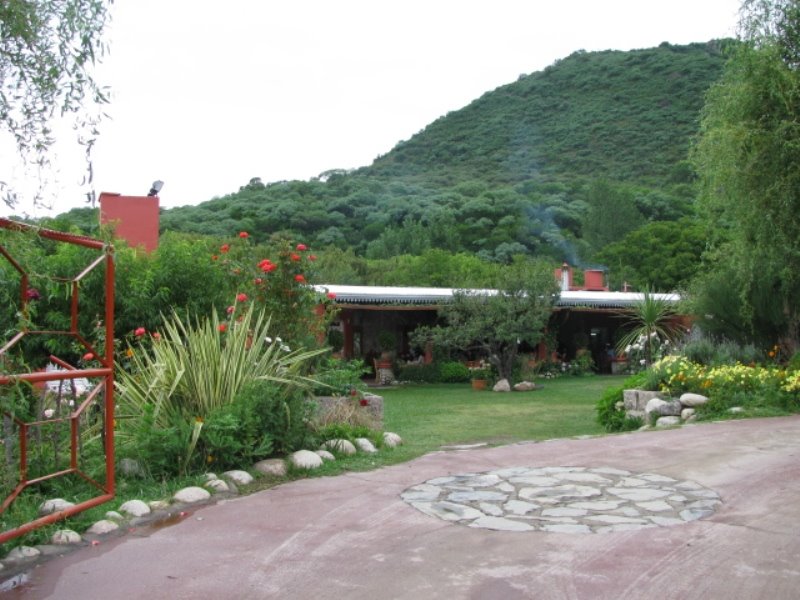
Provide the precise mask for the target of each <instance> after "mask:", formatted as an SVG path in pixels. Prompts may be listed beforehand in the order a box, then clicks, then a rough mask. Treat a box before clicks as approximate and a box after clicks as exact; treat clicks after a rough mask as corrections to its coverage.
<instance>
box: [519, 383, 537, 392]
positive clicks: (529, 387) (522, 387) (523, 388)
mask: <svg viewBox="0 0 800 600" xmlns="http://www.w3.org/2000/svg"><path fill="white" fill-rule="evenodd" d="M535 389H536V384H535V383H533V382H532V381H520V382H519V383H515V384H514V391H515V392H532V391H533V390H535Z"/></svg>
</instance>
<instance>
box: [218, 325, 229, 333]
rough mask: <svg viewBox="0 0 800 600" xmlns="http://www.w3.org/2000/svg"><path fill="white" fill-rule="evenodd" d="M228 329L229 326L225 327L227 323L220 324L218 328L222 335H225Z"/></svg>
mask: <svg viewBox="0 0 800 600" xmlns="http://www.w3.org/2000/svg"><path fill="white" fill-rule="evenodd" d="M227 328H228V326H227V325H225V323H220V324H219V327H217V329H219V332H220V333H225V330H226V329H227Z"/></svg>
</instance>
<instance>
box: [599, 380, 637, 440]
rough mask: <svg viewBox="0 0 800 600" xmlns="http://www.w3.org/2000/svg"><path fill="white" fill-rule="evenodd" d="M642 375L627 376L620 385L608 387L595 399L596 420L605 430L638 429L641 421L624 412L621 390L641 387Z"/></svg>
mask: <svg viewBox="0 0 800 600" xmlns="http://www.w3.org/2000/svg"><path fill="white" fill-rule="evenodd" d="M644 381H645V379H644V375H643V374H638V375H633V376H631V377H628V378H627V379H626V380H625V381H624V382H623V383H622V385H621V386H619V387H609V388H606V391H605V392H603V395H602V396H601V397H600V400H598V401H597V405H596V407H595V408H596V410H597V422H598V423H600V425H602V426H603V427H604V428H605V430H606V431H632V430H634V429H639V427H641V426H642V425H643V422H642V420H641V419H639V418H632V417H628V416H627V415H626V414H625V408H624V404H623V402H624V399H623V391H624V390H631V389H647V388H643V387H642V386H643V385H644Z"/></svg>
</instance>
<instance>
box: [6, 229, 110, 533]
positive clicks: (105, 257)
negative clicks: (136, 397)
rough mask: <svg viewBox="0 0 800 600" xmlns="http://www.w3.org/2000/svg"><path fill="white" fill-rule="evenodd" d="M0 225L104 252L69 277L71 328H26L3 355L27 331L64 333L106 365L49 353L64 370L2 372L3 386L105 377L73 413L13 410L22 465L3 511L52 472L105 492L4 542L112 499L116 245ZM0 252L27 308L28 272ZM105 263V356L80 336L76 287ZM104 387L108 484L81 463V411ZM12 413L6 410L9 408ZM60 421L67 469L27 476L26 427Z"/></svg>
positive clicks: (30, 525)
mask: <svg viewBox="0 0 800 600" xmlns="http://www.w3.org/2000/svg"><path fill="white" fill-rule="evenodd" d="M0 227H1V228H3V229H9V230H11V231H19V232H21V233H26V232H27V233H33V234H35V235H38V236H39V237H42V238H46V239H49V240H54V241H58V242H64V243H67V244H74V245H78V246H83V247H85V248H91V249H94V250H98V251H100V252H101V253H102V254H101V256H99V257H98V258H97V259H95V260H94V261H93V262H92V263H91V264H89V265H88V266H87V267H86V268H85V269H84V270H83V271H81V272H80V273H79V274H78V275H76V276H75V277H74V278H73V279H70V280H68V281H69V283H70V286H71V294H72V295H71V305H70V328H69V331H32V330H28V329H23V330H22V331H19V332H17V333H16V335H14V336H13V337H12V338H11V339H10V340H9V341H8V342H6V344H5V345H4V346H3V347H2V348H0V359H2V358H3V356H4V355H5V354H6V353H7V352H8V351H9V350H10V349H11V348H12V347H13V346H14V345H16V344H17V343H18V342H19V341H20V340H21V339H23V338H24V337H26V336H29V335H51V336H52V335H66V336H70V337H72V338H74V339H75V340H76V341H77V342H78V343H80V344H81V346H83V347H85V348H86V349H87V351H88V352H92V353H93V354H94V355H95V357H97V359H98V360H99V362H100V363H101V365H102V367H101V368H97V369H79V368H76V367H74V366H73V365H70V364H69V363H67V362H66V361H64V360H61V359H59V358H58V357H55V356H51V357H50V360H51V361H53V362H55V363H56V364H58V365H59V366H61V367H64V368H65V369H66V371H57V372H50V373H17V374H5V373H3V374H0V385H14V384H16V383H17V382H20V381H27V382H30V383H38V382H46V381H56V380H63V379H77V378H79V377H87V378H88V377H102V378H103V381H102V383H100V384H99V385H97V386H95V388H94V389H93V390H92V392H91V393H90V394H89V395H88V396H87V397H86V398H85V399H84V400H83V401H82V402H81V403H80V405H79V406H77V407H76V408H75V409H74V410H73V411H72V413H71V414H70V415H69V416H66V417H62V418H57V419H48V420H47V421H33V422H28V423H26V422H23V421H21V420H20V419H18V418H16V417H14V416H13V415H10V416H11V417H12V418H13V420H14V422H15V423H16V424H17V426H18V427H19V453H20V466H19V483H18V484H17V486H16V488H14V490H13V491H12V492H11V494H10V495H9V496H8V497H7V498H6V499H5V500H4V501H3V503H2V505H0V514H1V513H3V512H4V511H5V510H6V509H7V508H8V507H9V506H10V505H11V503H12V502H13V501H14V500H15V499H16V498H17V496H19V494H20V493H22V491H23V490H24V489H25V488H27V487H29V486H31V485H34V484H37V483H40V482H42V481H45V480H48V479H52V478H54V477H59V476H64V475H69V474H76V475H78V476H80V477H82V478H83V479H84V480H86V481H87V482H88V483H89V484H91V485H92V486H93V487H95V488H97V489H98V490H100V492H102V493H101V495H99V496H95V497H94V498H91V499H89V500H85V501H83V502H80V503H78V504H76V505H75V506H71V507H69V508H66V509H63V510H60V511H57V512H54V513H52V514H49V515H46V516H43V517H40V518H38V519H36V520H34V521H30V522H28V523H25V524H23V525H20V526H19V527H16V528H14V529H9V530H7V531H4V532H2V533H0V544H2V543H3V542H6V541H8V540H10V539H13V538H16V537H18V536H20V535H23V534H25V533H28V532H29V531H33V530H34V529H37V528H39V527H42V526H44V525H49V524H50V523H54V522H56V521H59V520H61V519H65V518H67V517H69V516H71V515H74V514H76V513H79V512H81V511H84V510H86V509H88V508H92V507H94V506H97V505H98V504H103V503H104V502H108V501H109V500H111V499H113V498H114V488H115V484H114V247H113V246H111V245H110V244H106V243H105V242H102V241H100V240H96V239H93V238H89V237H83V236H78V235H71V234H67V233H62V232H59V231H53V230H50V229H40V228H37V227H31V226H29V225H25V224H23V223H17V222H15V221H11V220H9V219H3V218H0ZM0 255H2V256H3V257H4V258H5V259H6V260H7V261H8V262H9V263H10V264H11V266H12V267H13V268H14V269H15V270H16V271H17V272H18V273H19V274H20V301H21V306H22V310H23V312H25V311H26V308H27V304H28V302H29V298H28V294H27V292H28V289H29V284H30V280H29V276H28V273H27V272H26V271H25V269H24V268H23V267H22V266H21V265H20V264H19V263H18V262H17V261H16V260H14V258H13V257H12V256H11V255H10V254H9V253H8V251H7V250H6V248H4V247H3V246H2V245H0ZM103 263H105V296H106V297H105V349H104V356H103V357H101V355H100V354H99V353H98V352H97V351H96V350H95V349H94V348H93V347H92V345H91V344H90V343H89V342H88V341H87V340H86V339H85V338H84V337H83V336H81V334H80V332H79V331H78V296H79V295H78V290H79V283H80V282H81V280H82V279H83V278H84V277H86V276H87V275H88V274H89V273H90V272H91V271H93V270H94V269H95V268H96V267H98V266H99V265H101V264H103ZM101 391H105V402H104V407H105V411H104V413H105V419H104V423H103V429H104V431H105V436H104V438H105V439H104V449H105V456H106V477H105V479H106V483H105V485H103V484H101V483H98V482H97V481H94V480H93V479H92V478H91V477H89V476H88V475H86V474H85V473H84V472H82V471H81V470H80V469H79V468H78V421H79V419H80V416H81V414H82V413H83V412H84V411H85V410H86V409H87V408H88V407H89V405H90V404H91V403H92V402H93V401H94V400H95V399H96V398H97V396H98V395H99V394H100V392H101ZM6 414H8V413H6ZM58 421H68V422H69V424H70V464H69V468H68V469H64V470H62V471H57V472H54V473H49V474H47V475H43V476H41V477H37V478H35V479H28V463H27V460H28V458H27V438H28V431H29V429H30V428H31V427H33V426H38V425H42V424H43V423H48V424H50V423H54V422H58Z"/></svg>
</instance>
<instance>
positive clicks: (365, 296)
mask: <svg viewBox="0 0 800 600" xmlns="http://www.w3.org/2000/svg"><path fill="white" fill-rule="evenodd" d="M314 287H315V288H316V289H317V290H318V291H320V292H323V293H327V292H332V293H334V294H336V301H337V302H338V303H340V304H426V305H431V304H434V305H435V304H442V303H445V302H449V301H450V299H451V298H452V297H453V293H454V292H456V291H458V290H459V289H460V288H429V287H391V286H372V285H316V286H314ZM469 291H470V292H475V293H483V294H495V293H497V291H496V290H486V289H477V290H469ZM643 296H644V294H642V293H641V292H590V291H582V290H581V291H561V292H559V298H558V300H556V306H557V307H558V306H561V307H567V306H571V307H581V306H585V307H593V308H624V307H626V306H631V305H632V304H634V303H635V302H637V301H640V300H641V299H642V298H643ZM653 296H655V297H656V298H663V299H665V300H668V301H671V302H678V301H679V300H680V296H679V295H678V294H653Z"/></svg>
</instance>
